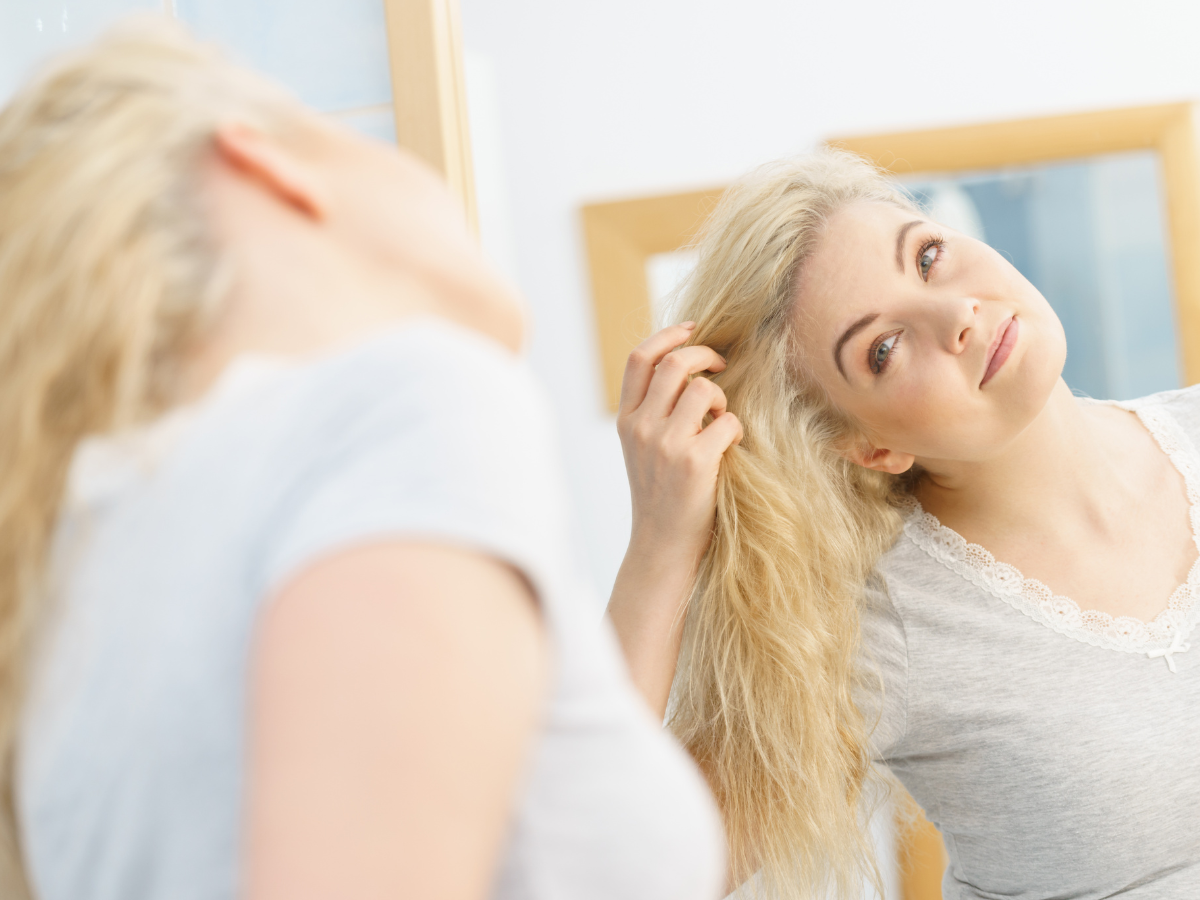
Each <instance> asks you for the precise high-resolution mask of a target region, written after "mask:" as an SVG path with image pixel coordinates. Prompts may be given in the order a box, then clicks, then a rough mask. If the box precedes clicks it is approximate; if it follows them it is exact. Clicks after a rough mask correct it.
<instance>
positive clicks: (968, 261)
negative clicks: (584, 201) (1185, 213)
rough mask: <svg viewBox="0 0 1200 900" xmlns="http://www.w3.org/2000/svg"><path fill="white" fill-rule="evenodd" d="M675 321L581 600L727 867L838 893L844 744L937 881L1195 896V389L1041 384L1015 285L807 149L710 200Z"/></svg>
mask: <svg viewBox="0 0 1200 900" xmlns="http://www.w3.org/2000/svg"><path fill="white" fill-rule="evenodd" d="M683 314H684V315H685V316H686V317H687V318H689V319H691V320H694V323H695V324H694V326H690V323H689V327H679V326H677V327H673V328H668V329H666V330H665V331H663V332H661V333H659V334H657V335H655V336H654V337H652V338H650V339H649V340H647V341H646V342H645V343H644V344H643V345H642V346H641V347H640V348H639V349H638V350H637V351H636V352H635V353H634V354H633V356H632V357H631V358H630V363H629V367H628V370H627V373H626V382H625V387H624V396H623V399H622V407H621V412H620V417H619V420H618V421H619V427H620V430H621V435H622V440H623V443H624V448H625V453H626V460H627V465H628V468H629V472H630V480H631V485H632V493H633V500H634V529H633V537H632V541H631V545H630V551H629V554H628V556H627V557H626V560H625V563H624V565H623V568H622V570H621V573H620V576H619V579H618V583H617V585H616V588H615V590H614V594H613V599H612V602H611V605H610V610H611V614H612V617H613V619H614V621H615V623H616V625H617V628H618V633H619V636H620V638H621V640H622V643H623V645H624V647H625V650H626V652H627V654H628V656H629V659H630V662H631V666H632V669H633V672H634V675H635V680H636V681H637V682H638V684H639V685H640V687H641V688H642V690H643V692H644V693H645V695H646V696H647V697H648V699H649V700H650V701H651V703H652V704H653V705H654V706H655V707H656V708H657V709H659V710H666V709H667V707H668V704H667V697H668V692H670V696H671V703H670V721H671V724H672V726H673V728H674V730H675V733H676V734H677V735H678V736H679V737H680V738H681V739H682V740H683V741H684V743H685V744H686V745H687V746H688V747H689V748H690V749H691V751H692V753H693V754H694V755H695V757H696V759H697V760H698V761H699V763H700V764H701V766H702V767H703V769H704V770H705V772H706V774H707V775H708V778H709V780H710V783H711V784H712V786H713V787H714V789H715V792H716V794H717V797H718V801H719V803H720V804H721V806H722V807H723V811H724V816H725V822H726V828H727V830H728V833H729V835H730V841H731V849H732V854H733V859H734V877H735V878H736V879H742V878H745V877H746V876H747V875H749V874H750V873H752V872H753V871H754V870H755V869H757V868H758V867H759V866H760V865H761V866H763V867H764V875H765V877H767V878H768V879H769V880H771V881H772V882H773V883H774V886H775V888H776V889H777V890H778V891H779V893H780V895H781V896H796V897H799V896H815V895H817V894H816V893H815V891H816V890H817V889H818V888H819V887H821V886H824V885H827V884H832V885H834V886H835V887H837V888H838V889H839V890H840V891H841V893H842V894H843V895H847V896H849V895H853V894H855V892H857V891H859V890H860V889H861V887H860V884H861V882H860V879H861V873H862V872H863V871H864V870H866V871H869V868H870V867H869V862H867V857H868V856H869V854H868V853H867V851H866V847H865V845H864V841H863V837H862V804H861V800H862V797H863V786H864V783H865V781H866V780H867V778H868V776H869V774H870V771H871V763H872V760H877V761H881V762H883V763H885V764H886V765H887V766H888V767H889V768H890V771H891V772H892V773H894V775H896V776H898V777H899V779H900V780H901V781H902V782H903V783H904V785H905V786H906V787H907V788H908V790H909V791H910V792H911V793H912V795H913V797H914V798H915V799H916V800H917V801H918V802H919V803H920V804H921V806H922V807H924V808H925V810H926V811H927V812H928V814H929V816H930V818H931V819H933V820H934V822H935V823H936V824H937V825H938V826H939V828H940V829H941V831H942V834H943V836H944V837H945V839H946V846H947V849H948V851H949V855H950V864H949V868H948V870H947V873H946V876H945V883H944V896H946V897H947V898H948V900H949V898H975V897H1001V896H1003V897H1021V898H1034V897H1038V898H1049V897H1075V898H1094V897H1108V896H1113V895H1116V894H1120V895H1121V896H1122V897H1126V896H1128V897H1131V898H1132V897H1147V898H1149V897H1154V898H1163V897H1179V898H1183V897H1195V896H1200V819H1197V816H1196V814H1195V813H1196V810H1197V809H1198V808H1200V763H1198V762H1197V761H1196V754H1195V745H1196V742H1197V740H1200V717H1197V716H1196V715H1195V709H1196V705H1197V703H1200V657H1197V656H1196V655H1195V654H1193V653H1188V652H1187V651H1188V648H1189V644H1188V640H1189V635H1190V633H1191V631H1192V629H1193V627H1194V624H1195V622H1196V619H1197V616H1198V615H1200V604H1197V602H1196V595H1197V593H1198V592H1200V565H1198V564H1197V562H1196V559H1197V548H1198V546H1200V532H1198V530H1197V529H1200V507H1197V506H1196V504H1197V502H1198V501H1200V457H1197V454H1196V449H1195V443H1196V441H1197V440H1198V439H1200V392H1197V391H1196V390H1195V389H1187V390H1182V391H1172V392H1167V393H1164V394H1158V395H1154V396H1152V397H1147V398H1144V399H1142V400H1138V401H1134V402H1132V403H1121V404H1117V403H1102V402H1095V401H1090V400H1086V399H1079V398H1076V397H1074V396H1072V394H1071V392H1070V390H1069V389H1068V388H1067V386H1066V384H1065V383H1064V382H1063V381H1062V378H1061V371H1062V366H1063V361H1064V359H1065V354H1066V344H1065V338H1064V334H1063V329H1062V327H1061V325H1060V324H1059V321H1058V319H1057V318H1056V316H1055V315H1054V312H1053V311H1052V310H1051V308H1050V306H1049V305H1048V304H1047V302H1046V300H1045V299H1044V298H1043V297H1042V296H1041V294H1039V293H1038V291H1037V290H1036V289H1035V288H1034V287H1033V286H1032V285H1031V284H1030V283H1029V282H1028V281H1026V280H1025V279H1024V278H1023V277H1022V276H1021V275H1020V274H1019V273H1018V272H1017V271H1016V270H1015V269H1014V268H1013V267H1012V266H1011V265H1010V264H1009V263H1008V262H1007V261H1005V259H1004V258H1003V257H1001V256H1000V255H999V254H998V253H996V252H995V251H994V250H992V249H991V248H989V247H987V246H986V245H984V244H982V243H980V242H979V241H976V240H973V239H971V238H969V237H967V236H965V235H962V234H957V233H955V232H954V231H952V230H950V229H948V228H945V227H943V226H941V225H938V224H937V223H935V222H931V221H929V220H928V218H927V217H926V216H925V215H924V214H923V213H922V212H921V211H920V210H919V209H917V208H916V207H915V206H914V205H913V204H912V203H911V202H910V201H909V200H908V199H907V198H905V197H904V196H903V195H901V194H900V193H899V192H898V191H897V190H896V189H895V188H894V187H892V186H891V185H890V184H889V183H888V182H887V181H886V180H885V179H884V178H883V177H882V176H881V174H879V173H878V172H876V171H875V170H873V169H872V168H871V167H870V166H868V165H867V164H866V163H864V162H862V161H860V160H856V159H855V158H853V157H850V156H848V155H843V154H839V153H825V154H821V155H818V156H815V157H812V158H808V159H801V160H798V161H793V162H783V163H779V164H775V165H772V166H768V167H766V168H764V169H762V170H760V171H759V172H757V173H755V174H753V175H751V176H749V177H748V178H747V179H745V180H744V181H743V182H741V183H740V184H738V185H736V186H734V187H733V188H732V189H731V190H730V191H729V192H728V193H727V194H726V196H725V198H724V199H723V200H722V202H721V204H720V206H719V207H718V209H717V210H716V212H715V213H714V214H713V216H712V219H711V220H710V222H709V224H708V226H707V231H706V234H705V237H704V238H703V240H702V242H701V244H700V261H699V263H698V265H697V268H696V270H695V272H694V274H693V276H692V278H691V280H690V282H689V284H688V285H687V288H686V296H685V298H684V301H683ZM681 345H683V346H681ZM673 348H679V349H673ZM705 371H708V372H709V373H712V374H711V377H704V376H702V375H701V374H700V373H703V372H705ZM726 408H728V409H730V410H733V411H735V412H736V414H737V417H738V419H739V420H740V429H744V436H743V437H742V439H741V443H740V445H739V446H735V447H733V448H732V449H729V450H727V451H726V447H727V446H729V445H731V444H732V443H733V442H735V441H736V440H737V439H738V436H739V433H740V429H739V424H738V423H737V422H734V421H733V420H732V418H731V417H732V415H733V414H732V413H726V412H724V411H725V410H726ZM706 422H709V423H710V424H707V425H706V424H705V423H706ZM714 510H715V524H714V518H713V515H714ZM693 582H694V584H695V588H694V592H692V585H693ZM689 595H690V602H689ZM685 604H686V607H685V608H686V611H687V612H686V622H684V621H683V619H684V617H683V616H682V615H680V609H681V607H684V606H685ZM672 681H673V687H672Z"/></svg>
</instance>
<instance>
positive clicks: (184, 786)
mask: <svg viewBox="0 0 1200 900" xmlns="http://www.w3.org/2000/svg"><path fill="white" fill-rule="evenodd" d="M553 447H554V437H553V435H552V433H551V430H550V427H549V425H548V416H547V415H546V413H545V410H544V407H543V403H542V400H541V397H540V393H539V391H538V390H537V389H536V388H535V385H534V382H533V379H532V377H531V376H530V374H529V371H528V369H527V367H526V366H525V365H524V364H523V363H521V362H519V361H518V360H517V359H516V358H515V357H513V356H512V355H511V354H509V353H507V352H506V351H504V350H503V349H502V348H500V347H499V346H498V345H496V344H493V343H492V342H490V341H488V340H486V339H484V338H482V337H480V336H478V335H475V334H474V333H471V332H467V331H464V330H462V329H460V328H456V327H454V326H451V325H449V324H447V323H445V322H441V321H439V320H430V319H425V320H417V321H415V322H411V323H408V324H406V325H403V326H401V327H399V328H397V329H395V330H392V331H389V332H387V333H386V334H382V335H380V336H378V337H375V338H373V339H371V340H369V341H367V342H365V343H363V344H361V345H359V346H357V347H354V348H352V349H350V350H348V351H345V352H342V353H339V354H337V355H334V356H331V357H329V358H327V359H324V360H321V361H318V362H315V363H310V364H306V365H300V366H284V367H280V366H278V365H275V366H271V365H266V364H263V363H261V362H259V363H255V364H251V363H247V362H243V363H241V364H238V365H234V366H232V367H231V369H230V370H229V371H228V372H227V373H226V375H225V376H224V377H223V379H222V381H221V383H220V384H219V385H218V387H217V388H216V389H215V390H214V391H213V392H212V393H211V394H210V395H209V396H208V397H207V398H206V399H205V400H204V401H203V402H202V403H201V404H199V406H198V407H196V408H193V409H188V410H183V411H180V412H178V413H175V414H172V415H170V416H168V417H167V418H166V419H164V420H162V421H161V422H159V423H156V424H155V425H153V426H152V427H150V428H149V429H146V430H144V431H142V432H140V433H138V434H135V435H128V436H125V437H123V438H105V439H100V440H93V441H89V442H87V443H86V444H85V445H84V446H83V447H81V449H80V452H79V454H78V455H77V457H76V460H75V467H74V469H73V472H72V482H71V491H70V497H69V500H68V502H67V505H66V507H65V509H64V513H63V515H62V521H61V526H60V529H59V540H58V544H57V548H56V556H55V561H54V565H53V566H52V571H53V573H54V575H55V581H56V585H57V591H56V595H55V596H56V601H57V602H56V608H55V610H54V613H53V615H52V616H51V618H50V619H49V621H48V624H47V628H46V635H45V639H44V641H43V644H42V647H41V650H40V652H39V658H38V661H37V664H36V666H35V669H34V677H33V683H32V686H31V691H30V695H29V702H28V704H27V712H26V715H25V719H24V722H23V728H22V734H21V740H20V744H19V748H18V767H19V768H18V778H17V789H18V804H19V815H20V821H21V825H22V831H23V838H24V845H25V850H26V853H27V857H28V861H29V865H30V869H31V872H32V875H33V880H34V883H35V887H36V891H37V894H38V896H39V898H40V900H232V898H234V897H235V896H236V895H237V893H238V869H239V864H238V856H239V834H240V820H241V813H242V795H243V743H244V740H245V730H246V729H245V698H246V678H247V664H248V661H249V657H250V653H251V645H252V637H253V632H254V627H255V622H256V620H257V618H258V615H259V611H260V610H261V608H262V605H263V603H264V601H265V600H266V599H267V598H268V597H270V596H271V594H272V593H273V592H274V591H275V589H276V588H277V587H278V586H279V585H281V584H282V583H283V582H285V581H286V580H287V579H288V578H289V577H291V576H292V575H294V574H295V573H296V572H298V571H299V570H301V569H303V568H304V567H305V566H306V565H308V564H309V563H311V562H312V561H314V560H315V559H317V558H319V557H321V556H323V555H326V554H329V553H332V552H336V551H337V550H338V549H340V548H345V547H348V546H351V545H353V544H356V543H359V542H364V541H372V540H378V539H380V538H400V539H403V538H411V537H420V538H432V539H434V540H441V541H446V542H449V543H452V544H455V545H460V546H466V547H471V548H475V549H478V550H480V551H482V552H484V553H487V554H491V555H494V556H496V557H498V558H500V559H503V560H506V561H509V562H511V563H512V564H513V565H515V566H516V567H517V568H519V569H520V570H521V571H522V572H523V573H524V574H525V575H526V576H527V577H528V579H529V580H530V582H531V584H533V585H534V588H535V591H536V593H537V595H538V598H539V600H540V603H541V607H542V610H543V612H544V615H545V618H546V621H547V624H548V627H549V632H550V635H551V638H552V642H553V657H554V660H555V663H554V665H555V671H554V675H553V689H552V694H551V697H550V698H549V700H548V703H547V707H546V709H545V714H544V720H543V724H542V727H541V733H540V735H539V736H538V738H537V740H536V742H535V746H534V749H533V751H532V753H531V757H530V759H529V761H528V771H527V773H526V775H525V778H524V781H523V787H522V789H521V792H520V796H519V797H518V798H517V800H516V804H515V808H514V810H513V813H512V820H511V822H512V824H511V832H510V836H509V839H508V846H507V849H506V851H505V853H504V856H503V860H502V863H501V867H500V871H499V872H498V875H497V881H496V884H495V887H494V890H493V894H492V896H493V897H494V898H504V900H564V898H572V900H602V898H603V900H609V898H611V900H637V898H644V900H667V898H675V900H709V898H714V897H716V896H718V895H719V893H720V888H721V884H722V877H723V874H724V860H723V844H722V841H721V832H720V825H719V820H718V817H717V814H716V810H715V807H714V804H713V802H712V800H711V798H710V797H709V795H708V793H707V791H706V788H705V786H704V784H703V782H702V779H701V777H700V775H699V773H698V771H697V770H696V768H695V767H694V766H693V765H692V763H691V761H690V760H689V759H688V758H687V757H686V755H685V754H684V753H683V751H682V750H681V749H680V748H678V747H677V746H676V745H675V744H674V743H673V742H672V741H671V740H670V739H669V738H668V737H667V736H666V735H665V734H664V733H663V731H662V729H661V727H660V725H659V723H657V722H656V721H654V719H653V717H652V716H651V715H650V713H649V711H648V710H647V709H646V708H645V706H644V705H643V703H642V702H641V700H640V698H639V697H638V695H637V694H636V692H635V690H634V689H633V687H632V685H631V683H630V682H629V680H628V677H627V675H626V674H625V670H624V668H623V665H622V663H621V661H620V658H619V654H618V650H617V648H616V643H615V640H614V638H613V636H612V634H611V633H610V631H609V630H608V629H607V627H606V626H604V625H602V623H601V621H600V619H599V615H598V613H597V612H596V611H595V605H594V604H593V603H588V602H587V598H586V596H585V593H582V592H581V590H580V588H579V583H578V581H577V580H576V578H575V576H574V574H573V571H572V568H571V566H570V565H569V564H568V558H569V552H568V544H567V531H568V529H567V522H566V517H565V512H564V504H563V491H562V489H561V487H560V480H559V475H558V465H557V461H556V459H555V453H554V452H553Z"/></svg>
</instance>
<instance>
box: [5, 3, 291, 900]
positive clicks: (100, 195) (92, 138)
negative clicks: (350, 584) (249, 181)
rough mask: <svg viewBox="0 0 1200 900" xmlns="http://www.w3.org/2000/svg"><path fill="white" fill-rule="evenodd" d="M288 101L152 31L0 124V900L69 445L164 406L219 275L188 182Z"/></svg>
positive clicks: (12, 874)
mask: <svg viewBox="0 0 1200 900" xmlns="http://www.w3.org/2000/svg"><path fill="white" fill-rule="evenodd" d="M285 97H286V95H285V94H284V93H283V92H282V91H281V90H280V89H277V88H275V87H274V86H272V85H271V84H269V83H268V82H266V81H264V80H262V79H260V78H258V77H257V76H255V75H253V74H251V73H249V72H246V71H244V70H241V69H239V68H237V67H235V66H233V65H231V64H230V63H228V62H226V61H224V60H223V59H221V58H220V57H219V56H218V55H217V54H216V53H215V52H213V51H212V50H210V49H208V48H205V47H202V46H200V45H198V44H196V43H195V42H194V41H192V40H191V39H190V38H188V37H187V35H186V34H185V33H183V32H182V31H181V30H179V29H178V28H177V27H176V26H173V25H170V24H168V23H167V22H166V21H165V20H158V19H143V20H141V21H136V22H132V23H129V24H127V25H125V26H123V27H122V28H120V29H118V30H117V31H114V32H113V33H112V34H110V35H109V36H108V37H106V38H105V39H103V40H101V41H99V42H97V43H95V44H93V45H91V46H89V47H87V48H85V49H84V50H82V51H79V52H77V53H75V54H72V55H69V56H66V57H63V58H61V59H60V60H59V61H57V62H56V63H55V64H54V65H53V66H52V67H51V68H49V69H48V70H46V71H44V72H43V73H41V74H40V75H39V76H38V77H36V78H35V79H34V80H33V81H32V82H31V83H29V84H28V85H27V86H26V87H25V88H24V89H23V90H22V91H20V92H19V93H18V94H17V95H16V96H15V97H14V98H13V100H12V101H11V102H10V103H9V105H8V106H7V107H6V108H5V109H4V110H3V111H2V112H0V435H3V440H2V441H0V804H2V813H0V896H3V897H5V898H18V897H20V896H23V895H28V891H29V888H28V885H27V884H26V878H25V875H24V871H23V865H22V863H21V856H20V848H19V838H18V833H17V828H16V821H15V811H14V798H13V793H12V785H13V775H12V772H13V746H14V732H15V729H16V723H17V720H18V716H19V713H20V707H21V698H22V693H23V687H22V685H23V678H24V669H25V665H26V661H27V656H28V645H29V642H30V635H31V629H32V627H33V626H34V624H35V623H36V620H37V618H38V615H37V614H38V611H39V607H40V606H41V605H43V600H44V596H45V594H46V584H45V571H46V558H47V556H48V554H49V548H50V545H51V542H52V534H53V530H54V523H55V520H56V518H57V514H58V508H59V505H60V503H61V498H62V496H63V493H64V489H65V483H66V478H67V471H68V468H69V465H70V460H71V458H72V455H73V453H74V450H75V447H76V445H77V444H78V443H79V441H80V440H81V439H82V438H83V437H85V436H87V435H88V434H91V433H96V432H103V431H107V430H111V429H114V428H119V427H121V426H124V425H128V424H132V423H134V422H136V421H137V420H139V419H143V418H145V417H147V416H149V415H152V414H153V413H155V412H156V411H159V410H161V409H163V408H164V407H165V406H166V405H168V404H169V403H170V401H171V397H172V394H173V391H174V380H175V375H176V369H177V366H176V363H177V362H178V360H179V358H180V355H181V353H182V352H183V351H184V349H185V348H186V346H187V344H188V342H189V341H191V340H192V339H194V338H195V336H196V333H197V331H198V329H199V328H201V327H202V325H203V324H204V321H205V319H206V318H207V317H208V316H209V315H210V314H211V312H212V311H213V309H214V307H215V305H216V304H217V303H218V302H219V300H220V296H221V293H222V287H223V284H224V282H225V279H224V278H223V277H222V273H223V272H224V271H226V268H225V267H224V266H222V265H221V264H220V260H221V254H220V252H219V250H218V248H217V247H215V246H214V244H213V242H212V240H211V239H210V236H209V234H208V232H207V223H206V217H205V211H204V209H203V204H202V202H201V197H200V190H199V185H200V181H201V178H200V173H201V168H202V166H203V163H204V160H205V157H206V155H207V154H208V153H209V152H210V149H211V146H212V140H213V134H214V131H215V129H216V127H217V125H218V124H219V123H220V122H221V121H223V120H226V119H228V118H230V117H237V118H239V119H241V120H243V121H247V122H251V123H254V124H256V125H259V126H260V127H262V128H264V129H270V128H272V127H278V125H279V123H280V122H282V121H283V119H284V116H285V114H284V112H283V110H284V109H285V107H286V104H287V101H286V99H285Z"/></svg>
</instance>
